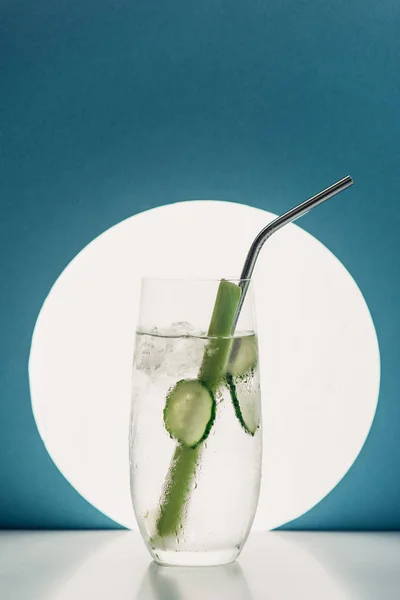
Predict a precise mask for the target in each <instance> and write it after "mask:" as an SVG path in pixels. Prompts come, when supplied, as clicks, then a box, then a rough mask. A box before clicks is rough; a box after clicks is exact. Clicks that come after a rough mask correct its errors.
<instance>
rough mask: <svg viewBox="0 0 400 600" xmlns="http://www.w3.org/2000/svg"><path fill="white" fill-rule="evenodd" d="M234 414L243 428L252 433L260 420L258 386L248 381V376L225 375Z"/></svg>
mask: <svg viewBox="0 0 400 600" xmlns="http://www.w3.org/2000/svg"><path fill="white" fill-rule="evenodd" d="M226 381H227V384H228V388H229V392H230V395H231V399H232V404H233V408H234V409H235V414H236V416H237V418H238V420H239V423H240V424H241V426H242V427H243V429H244V430H245V431H246V432H247V433H249V434H250V435H254V434H255V432H256V431H257V429H258V428H259V426H260V422H261V406H260V404H261V403H260V391H259V386H258V384H256V383H255V382H253V381H250V376H247V377H246V376H242V377H235V378H234V377H232V375H231V374H228V375H227V376H226Z"/></svg>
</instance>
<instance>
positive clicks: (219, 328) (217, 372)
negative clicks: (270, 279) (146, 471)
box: [157, 279, 241, 537]
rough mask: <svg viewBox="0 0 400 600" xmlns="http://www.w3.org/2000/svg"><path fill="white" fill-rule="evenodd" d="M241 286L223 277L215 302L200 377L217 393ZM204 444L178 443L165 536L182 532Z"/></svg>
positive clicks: (164, 511) (160, 528)
mask: <svg viewBox="0 0 400 600" xmlns="http://www.w3.org/2000/svg"><path fill="white" fill-rule="evenodd" d="M240 295H241V289H240V287H239V286H238V285H236V284H235V283H231V282H229V281H226V280H225V279H222V280H221V282H220V284H219V287H218V293H217V297H216V300H215V304H214V310H213V314H212V317H211V322H210V326H209V329H208V336H209V337H211V338H213V339H211V340H210V341H209V343H208V344H207V347H206V349H205V351H204V356H203V361H202V364H201V367H200V372H199V376H198V379H199V381H201V383H203V385H205V386H206V387H207V388H208V389H209V390H210V392H211V393H213V394H214V392H215V391H216V389H217V387H218V385H219V383H220V381H221V380H222V378H223V377H224V375H225V371H226V366H227V363H228V359H229V355H230V351H231V347H232V338H231V337H230V336H231V333H232V327H233V323H234V319H235V315H236V309H237V307H238V304H239V299H240ZM201 448H202V444H199V445H198V446H196V447H195V448H189V447H187V446H184V445H182V444H178V445H177V446H176V449H175V452H174V455H173V458H172V461H171V465H170V468H169V471H168V474H167V476H166V479H165V483H164V492H163V496H162V499H161V502H160V512H159V516H158V519H157V532H158V534H159V535H160V536H161V537H164V536H167V535H178V533H179V528H180V525H181V522H182V517H183V513H184V509H185V505H186V502H187V500H188V497H189V494H190V489H191V486H192V482H193V479H194V477H195V474H196V467H197V463H198V460H199V456H200V452H201Z"/></svg>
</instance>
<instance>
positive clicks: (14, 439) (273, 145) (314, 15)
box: [0, 0, 400, 529]
mask: <svg viewBox="0 0 400 600" xmlns="http://www.w3.org/2000/svg"><path fill="white" fill-rule="evenodd" d="M399 32H400V4H399V2H398V0H380V1H379V2H377V1H376V0H374V1H372V0H363V1H361V0H346V1H344V0H331V1H330V2H321V1H320V0H303V1H300V0H297V1H295V0H268V1H267V0H246V2H244V1H241V2H239V0H233V1H232V0H231V1H228V0H201V1H200V0H198V1H193V0H168V2H166V1H165V0H163V1H161V0H141V1H139V0H136V1H132V0H131V1H128V0H96V1H94V0H80V1H79V2H70V1H69V0H57V1H56V2H55V1H54V0H36V1H33V0H31V1H29V2H28V1H25V0H8V1H4V0H2V1H1V0H0V63H1V71H0V72H1V80H0V118H1V129H0V133H1V137H0V151H1V155H0V170H1V173H0V201H1V211H0V229H1V230H0V269H1V280H0V281H1V297H0V303H1V304H0V330H1V334H0V369H1V389H0V394H1V396H0V526H2V527H6V528H12V527H17V528H22V527H45V528H52V527H66V528H68V527H82V528H91V527H114V526H115V525H114V523H113V522H112V521H110V520H109V519H107V518H106V517H105V516H104V515H102V514H101V513H99V512H97V511H96V510H95V509H94V508H93V507H91V506H90V505H89V504H88V503H86V502H85V501H84V500H83V499H82V498H81V497H80V496H79V495H78V493H77V492H76V491H75V490H74V489H73V488H72V487H71V486H70V485H69V484H68V482H67V481H66V480H65V479H64V478H63V476H62V475H61V474H60V473H59V471H58V470H57V468H56V467H55V466H54V465H53V463H52V461H51V459H50V458H49V456H48V455H47V453H46V450H45V448H44V446H43V443H42V442H41V439H40V437H39V435H38V433H37V430H36V427H35V423H34V419H33V416H32V411H31V406H30V397H29V387H28V373H27V361H28V355H29V348H30V340H31V334H32V331H33V327H34V324H35V320H36V317H37V315H38V312H39V310H40V308H41V305H42V303H43V301H44V299H45V297H46V295H47V293H48V292H49V289H50V287H51V285H52V284H53V282H54V281H55V279H56V278H57V277H58V275H59V274H60V272H61V271H62V269H63V268H64V267H65V266H66V265H67V264H68V262H69V261H70V260H71V259H72V258H73V257H74V256H75V255H76V254H77V253H78V252H79V251H80V250H81V249H82V248H83V247H84V246H85V245H86V244H87V243H88V242H89V241H91V240H92V239H93V238H94V237H96V236H97V235H99V234H100V233H101V232H103V231H104V230H106V229H108V228H109V227H111V226H112V225H114V224H115V223H118V222H119V221H121V220H122V219H125V218H126V217H129V216H130V215H132V214H135V213H137V212H140V211H143V210H146V209H149V208H152V207H155V206H159V205H161V204H167V203H171V202H175V201H180V200H186V199H191V198H192V199H197V198H214V199H226V200H232V201H236V202H241V203H247V204H250V205H253V206H257V207H261V208H265V209H267V210H270V211H273V212H276V213H279V212H282V211H284V210H285V209H287V208H289V207H291V206H292V205H293V204H295V203H297V202H298V201H300V200H303V199H305V198H306V197H308V196H310V195H312V194H313V193H315V192H317V191H319V190H320V189H322V188H324V187H326V186H327V185H329V184H331V183H333V182H334V181H335V180H336V179H339V178H341V177H342V176H344V175H346V174H347V173H350V174H351V175H352V176H353V177H354V179H355V181H356V186H354V187H353V188H352V189H351V191H347V192H345V193H344V194H343V195H341V196H340V197H338V198H337V199H335V200H334V201H332V202H330V203H328V204H327V205H326V206H324V207H321V208H320V209H318V210H316V211H314V212H313V213H312V214H310V215H309V216H307V217H305V218H304V219H303V220H302V222H301V225H302V227H304V228H305V229H307V230H308V231H309V232H311V233H312V234H313V235H315V236H316V237H317V238H318V239H320V240H321V241H322V242H323V243H324V244H325V245H326V246H328V247H329V248H330V249H331V250H332V251H333V252H334V253H335V254H336V255H337V256H338V258H339V259H340V260H341V261H342V262H343V263H344V264H345V265H346V267H347V268H348V269H349V271H350V272H351V273H352V275H353V276H354V277H355V279H356V281H357V283H358V284H359V286H360V288H361V290H362V292H363V293H364V295H365V298H366V300H367V302H368V304H369V307H370V310H371V313H372V316H373V319H374V321H375V325H376V328H377V332H378V337H379V342H380V348H381V360H382V384H381V396H380V403H379V407H378V411H377V414H376V419H375V422H374V425H373V427H372V430H371V433H370V436H369V438H368V440H367V442H366V445H365V447H364V449H363V450H362V453H361V455H360V456H359V458H358V460H357V461H356V463H355V464H354V466H353V467H352V469H351V470H350V472H349V473H348V474H347V476H346V477H345V478H344V479H343V481H342V482H341V483H340V484H339V485H338V486H337V487H336V488H335V490H334V491H333V492H332V493H331V494H330V495H329V496H328V497H327V498H326V499H325V500H323V501H322V502H321V503H320V504H319V505H318V506H317V507H315V508H314V509H312V510H311V511H310V512H309V513H308V514H306V515H305V516H303V517H302V518H300V519H298V520H297V521H295V522H294V523H292V524H290V525H289V526H290V527H297V528H317V529H330V528H331V529H341V528H344V529H345V528H348V529H390V528H399V527H400V402H399V396H400V394H399V392H400V386H399V359H400V352H399V339H400V318H399V310H398V306H399V297H400V280H399V262H400V260H399V250H400V237H399V229H400V207H399V190H400V185H399V183H400V180H399V179H400V178H399V172H400V169H399V164H400V162H399V159H400V155H399V146H400V123H399V120H400V117H399V108H400V74H399V69H400V34H399Z"/></svg>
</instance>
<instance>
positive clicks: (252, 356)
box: [227, 335, 258, 377]
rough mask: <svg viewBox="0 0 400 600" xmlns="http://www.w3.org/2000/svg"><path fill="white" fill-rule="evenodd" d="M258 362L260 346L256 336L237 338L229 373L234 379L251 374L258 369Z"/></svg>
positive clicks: (233, 347) (231, 356) (228, 369)
mask: <svg viewBox="0 0 400 600" xmlns="http://www.w3.org/2000/svg"><path fill="white" fill-rule="evenodd" d="M257 362H258V344H257V338H256V336H255V335H246V336H243V337H240V338H236V339H235V341H234V343H233V346H232V351H231V355H230V357H229V363H228V368H227V371H228V373H230V374H231V375H232V376H233V377H237V376H238V375H246V373H250V371H252V370H253V369H255V368H256V366H257Z"/></svg>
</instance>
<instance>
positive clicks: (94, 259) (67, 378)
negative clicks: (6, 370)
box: [29, 200, 380, 530]
mask: <svg viewBox="0 0 400 600" xmlns="http://www.w3.org/2000/svg"><path fill="white" fill-rule="evenodd" d="M321 210H323V209H321ZM274 216H275V215H273V214H271V213H269V212H266V211H264V210H260V209H256V208H252V207H250V206H245V205H241V204H233V203H230V202H220V201H211V200H210V201H189V202H179V203H176V204H171V205H167V206H163V207H159V208H155V209H152V210H149V211H146V212H143V213H141V214H138V215H135V216H133V217H131V218H129V219H127V220H125V221H123V222H122V223H119V224H118V225H115V226H114V227H112V228H111V229H109V230H108V231H106V232H105V233H103V234H102V235H100V236H99V237H97V238H96V239H95V240H93V241H92V242H91V243H90V244H89V245H88V246H86V247H85V248H84V249H83V250H82V251H81V252H80V253H79V254H78V255H77V256H76V257H75V258H74V259H73V260H72V261H71V263H70V264H69V265H68V266H67V268H66V269H65V270H64V271H63V273H62V274H61V275H60V277H59V278H58V279H57V281H56V282H55V284H54V286H53V287H52V289H51V291H50V293H49V295H48V297H47V298H46V300H45V302H44V305H43V307H42V309H41V311H40V314H39V317H38V320H37V322H36V326H35V330H34V334H33V339H32V347H31V353H30V359H29V378H30V387H31V397H32V406H33V411H34V416H35V420H36V423H37V427H38V429H39V433H40V435H41V437H42V439H43V441H44V443H45V445H46V448H47V451H48V452H49V454H50V456H51V457H52V459H53V461H54V463H55V464H56V466H57V467H58V468H59V470H60V471H61V472H62V473H63V475H64V476H65V477H66V479H67V480H68V481H69V482H70V483H71V484H72V485H73V486H74V488H75V489H76V490H77V491H78V492H79V493H80V494H81V495H82V496H83V497H84V498H85V499H86V500H88V501H89V502H90V503H91V504H92V505H93V506H95V507H96V508H97V509H99V510H100V511H101V512H103V513H104V514H105V515H107V516H109V517H111V519H114V521H116V522H117V523H119V524H121V525H124V526H126V527H128V528H132V529H135V528H136V522H135V518H134V514H133V510H132V506H131V501H130V491H129V460H128V419H129V410H130V382H131V367H132V354H133V344H134V330H135V324H136V320H137V315H138V304H139V291H140V278H141V277H142V276H163V277H169V276H171V277H202V278H219V277H224V276H225V277H232V276H234V275H236V276H239V275H240V270H241V267H242V265H243V262H244V258H245V255H246V253H247V250H248V248H249V246H250V244H251V242H252V240H253V238H254V237H255V235H256V234H257V233H258V232H259V230H260V229H261V228H262V227H263V226H264V225H266V224H267V223H268V222H269V221H270V220H272V219H273V218H274ZM254 283H255V298H256V309H257V321H258V334H259V343H260V364H261V385H262V394H263V423H264V433H263V436H264V437H263V441H264V464H263V478H262V486H261V496H260V502H259V506H258V511H257V515H256V519H255V522H254V528H255V529H261V530H263V529H272V528H275V527H278V526H279V525H282V524H284V523H287V522H288V521H290V520H292V519H294V518H296V517H299V516H300V515H302V514H304V513H305V512H306V511H308V510H309V509H310V508H312V507H313V506H314V505H315V504H317V503H318V502H319V501H320V500H321V499H322V498H323V497H324V496H326V494H328V492H330V491H331V490H332V489H333V488H334V487H335V486H336V485H337V484H338V482H339V481H340V480H341V479H342V478H343V476H344V475H345V474H346V472H347V471H348V469H349V468H350V467H351V465H352V464H353V462H354V461H355V459H356V457H357V455H358V454H359V452H360V450H361V448H362V446H363V444H364V442H365V439H366V437H367V435H368V432H369V430H370V427H371V424H372V421H373V418H374V414H375V411H376V405H377V401H378V394H379V379H380V360H379V348H378V342H377V337H376V333H375V329H374V325H373V322H372V319H371V316H370V313H369V310H368V307H367V305H366V302H365V300H364V298H363V296H362V294H361V292H360V290H359V288H358V287H357V285H356V283H355V282H354V280H353V278H352V277H351V275H350V274H349V273H348V271H347V270H346V269H345V267H344V266H343V265H342V263H341V262H340V261H339V260H338V259H337V258H336V257H335V256H334V255H333V254H332V253H331V252H330V251H329V250H328V249H327V248H326V247H325V246H323V245H322V244H321V243H320V242H319V241H318V240H316V239H315V238H314V237H313V236H311V235H310V234H308V233H307V232H305V231H303V230H302V229H300V228H299V227H297V226H296V225H289V226H287V227H285V228H284V229H283V230H281V231H280V232H278V233H277V234H276V235H275V236H273V237H272V238H271V239H270V240H268V242H267V243H266V245H265V247H264V248H263V250H262V252H261V254H260V256H259V258H258V262H257V266H256V270H255V274H254Z"/></svg>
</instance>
